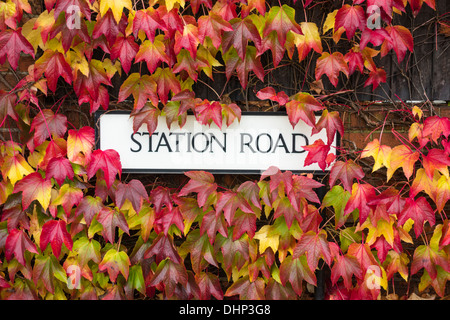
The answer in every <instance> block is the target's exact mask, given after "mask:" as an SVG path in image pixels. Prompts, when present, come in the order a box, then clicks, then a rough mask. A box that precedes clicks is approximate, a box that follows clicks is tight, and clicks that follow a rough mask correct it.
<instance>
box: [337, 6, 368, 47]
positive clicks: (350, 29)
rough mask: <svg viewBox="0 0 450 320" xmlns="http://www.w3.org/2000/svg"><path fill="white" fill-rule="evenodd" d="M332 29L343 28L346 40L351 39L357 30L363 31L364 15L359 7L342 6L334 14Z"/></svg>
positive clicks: (364, 24)
mask: <svg viewBox="0 0 450 320" xmlns="http://www.w3.org/2000/svg"><path fill="white" fill-rule="evenodd" d="M335 19H336V21H335V24H334V29H335V30H338V29H339V28H341V27H344V28H345V32H346V34H347V38H348V39H351V38H353V36H354V34H355V32H356V30H357V29H360V30H364V28H365V26H366V13H365V12H364V9H363V7H361V6H351V5H348V4H344V5H343V6H342V8H340V9H339V10H338V11H337V13H336V18H335Z"/></svg>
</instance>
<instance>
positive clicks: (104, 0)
mask: <svg viewBox="0 0 450 320" xmlns="http://www.w3.org/2000/svg"><path fill="white" fill-rule="evenodd" d="M124 8H127V9H128V10H130V11H132V10H133V5H132V3H131V0H101V1H100V14H101V15H102V16H104V15H105V14H106V13H107V12H108V10H109V9H111V11H112V13H113V15H114V19H115V20H116V22H117V23H119V22H120V19H122V13H123V9H124Z"/></svg>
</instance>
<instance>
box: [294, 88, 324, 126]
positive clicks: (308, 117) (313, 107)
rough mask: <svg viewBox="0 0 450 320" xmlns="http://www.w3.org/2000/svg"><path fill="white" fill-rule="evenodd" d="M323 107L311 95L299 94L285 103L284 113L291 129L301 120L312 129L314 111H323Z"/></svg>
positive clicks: (314, 120)
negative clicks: (285, 112)
mask: <svg viewBox="0 0 450 320" xmlns="http://www.w3.org/2000/svg"><path fill="white" fill-rule="evenodd" d="M323 109H325V107H324V106H323V105H322V104H321V103H320V102H319V101H318V100H317V99H316V98H314V97H313V96H312V95H310V94H309V93H305V92H299V93H297V94H296V95H294V97H293V98H292V99H291V100H290V101H289V102H287V103H286V111H287V114H288V118H289V122H290V123H291V125H292V128H294V127H295V125H296V124H297V123H298V121H299V120H302V121H303V122H305V123H306V124H307V125H309V126H311V127H314V126H315V125H316V117H315V115H314V112H315V111H319V110H323Z"/></svg>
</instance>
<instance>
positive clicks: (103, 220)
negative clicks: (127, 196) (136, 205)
mask: <svg viewBox="0 0 450 320" xmlns="http://www.w3.org/2000/svg"><path fill="white" fill-rule="evenodd" d="M97 221H98V222H99V223H100V224H101V225H102V226H103V231H102V235H103V237H104V238H105V240H106V241H108V242H110V243H114V241H115V232H116V227H119V228H120V229H122V230H123V231H124V232H125V233H126V234H129V228H128V223H127V220H126V219H125V216H124V215H123V213H121V212H118V211H117V210H114V209H111V208H110V207H102V209H101V210H100V212H99V213H98V215H97Z"/></svg>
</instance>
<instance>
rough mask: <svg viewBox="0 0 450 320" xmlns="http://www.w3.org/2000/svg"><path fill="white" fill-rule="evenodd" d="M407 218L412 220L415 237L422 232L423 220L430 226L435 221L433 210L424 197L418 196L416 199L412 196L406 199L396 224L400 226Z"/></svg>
mask: <svg viewBox="0 0 450 320" xmlns="http://www.w3.org/2000/svg"><path fill="white" fill-rule="evenodd" d="M408 219H412V220H413V221H414V232H415V235H416V238H417V237H419V235H420V234H421V233H422V230H423V224H424V222H425V221H428V222H429V223H430V225H431V226H434V224H435V223H436V218H435V216H434V211H433V209H432V208H431V206H430V204H429V203H428V201H427V200H426V199H425V198H424V197H420V198H418V199H417V200H415V199H414V198H407V199H406V202H405V206H404V208H403V211H402V212H400V214H399V216H398V224H399V225H401V226H402V225H404V224H405V222H406V221H407V220H408Z"/></svg>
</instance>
